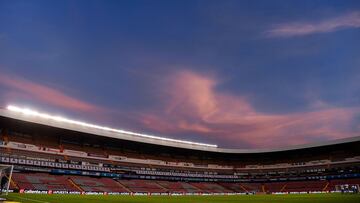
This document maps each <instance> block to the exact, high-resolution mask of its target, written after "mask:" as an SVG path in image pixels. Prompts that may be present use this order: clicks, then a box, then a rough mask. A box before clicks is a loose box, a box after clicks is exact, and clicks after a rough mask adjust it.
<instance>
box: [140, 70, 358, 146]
mask: <svg viewBox="0 0 360 203" xmlns="http://www.w3.org/2000/svg"><path fill="white" fill-rule="evenodd" d="M169 81H170V82H169V83H168V84H167V85H165V86H163V90H164V92H165V94H166V98H167V99H166V100H165V102H164V103H165V106H164V108H163V109H161V110H158V111H156V112H151V111H149V112H146V113H143V114H142V115H141V120H142V123H143V124H144V125H145V126H146V127H147V128H150V129H152V130H154V131H157V132H159V133H162V134H166V133H190V134H195V135H200V136H207V137H209V138H211V140H218V141H220V142H223V143H224V142H226V143H231V144H232V145H238V146H241V145H242V144H244V143H246V144H247V145H251V146H253V147H276V146H284V145H295V144H304V143H307V142H311V141H313V140H324V139H337V138H344V137H349V136H356V135H357V134H356V133H357V132H353V130H352V129H351V126H350V125H351V121H352V119H353V117H354V115H355V114H357V113H360V110H359V109H351V108H336V107H333V108H332V107H324V108H321V110H317V111H312V112H304V113H292V114H266V113H262V112H258V111H257V110H256V109H255V108H254V107H253V106H252V105H251V103H250V102H249V101H248V100H247V98H246V97H242V96H237V95H232V94H227V93H222V92H219V91H217V90H216V88H217V86H218V85H219V81H218V80H217V79H216V78H214V77H210V76H206V75H201V74H198V73H195V72H191V71H182V72H178V73H176V74H174V75H173V76H171V77H170V80H169Z"/></svg>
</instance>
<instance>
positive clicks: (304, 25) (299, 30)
mask: <svg viewBox="0 0 360 203" xmlns="http://www.w3.org/2000/svg"><path fill="white" fill-rule="evenodd" d="M349 28H360V12H359V11H356V12H350V13H347V14H344V15H341V16H338V17H335V18H329V19H324V20H321V21H317V22H291V23H286V24H278V25H275V26H273V28H272V29H270V30H268V31H266V32H265V34H266V36H268V37H296V36H305V35H311V34H316V33H329V32H335V31H338V30H342V29H349Z"/></svg>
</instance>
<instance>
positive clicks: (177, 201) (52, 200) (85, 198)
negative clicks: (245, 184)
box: [7, 193, 360, 203]
mask: <svg viewBox="0 0 360 203" xmlns="http://www.w3.org/2000/svg"><path fill="white" fill-rule="evenodd" d="M7 199H8V200H9V201H14V202H21V203H114V202H122V203H163V202H165V203H235V202H236V203H242V202H244V203H310V202H311V203H313V202H315V203H342V202H346V203H359V202H360V195H349V194H344V195H342V194H304V195H249V196H241V195H239V196H111V195H109V196H102V195H46V194H15V193H14V194H9V196H8V197H7Z"/></svg>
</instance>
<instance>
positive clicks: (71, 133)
mask: <svg viewBox="0 0 360 203" xmlns="http://www.w3.org/2000/svg"><path fill="white" fill-rule="evenodd" d="M0 129H1V141H0V163H1V164H4V165H14V174H13V179H12V181H11V184H10V185H11V187H10V188H11V189H12V190H14V191H20V192H41V193H75V194H77V193H99V194H254V193H309V192H335V191H343V192H344V191H351V190H357V188H358V187H359V184H360V137H353V138H347V139H342V140H335V141H331V142H324V143H319V144H309V145H302V146H295V147H284V148H277V149H251V150H243V149H226V148H220V147H218V146H216V145H213V144H205V143H197V142H190V141H182V140H175V139H169V138H163V137H156V136H152V135H145V134H139V133H133V132H128V131H123V130H117V129H112V128H108V127H101V126H97V125H92V124H87V123H83V122H78V121H73V120H69V119H65V118H60V117H54V116H50V115H48V114H41V113H38V112H35V111H31V110H26V109H21V108H17V107H9V108H8V109H0Z"/></svg>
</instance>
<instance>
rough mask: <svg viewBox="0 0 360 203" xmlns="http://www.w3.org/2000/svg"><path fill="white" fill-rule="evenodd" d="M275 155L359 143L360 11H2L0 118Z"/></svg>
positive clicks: (234, 6) (42, 5) (14, 4)
mask: <svg viewBox="0 0 360 203" xmlns="http://www.w3.org/2000/svg"><path fill="white" fill-rule="evenodd" d="M8 104H14V105H17V106H20V107H29V108H32V109H35V110H38V111H43V112H49V113H52V114H56V115H63V116H65V117H68V118H72V119H77V120H82V121H87V122H90V123H96V124H101V125H106V126H111V127H115V128H120V129H126V130H131V131H134V132H141V133H148V134H153V135H158V136H164V137H170V138H177V139H185V140H190V141H197V142H205V143H210V144H217V145H219V146H221V147H229V148H273V147H281V146H290V145H299V144H307V143H314V142H322V141H328V140H334V139H339V138H346V137H353V136H360V1H358V0H354V1H350V0H337V1H332V0H322V1H319V0H301V1H295V0H271V1H270V0H263V1H260V0H249V1H245V0H237V1H232V0H224V1H219V0H214V1H212V0H202V1H196V0H163V1H156V0H144V1H140V0H129V1H125V0H121V1H110V0H96V1H91V0H85V1H81V0H73V1H56V0H44V1H41V0H32V1H30V0H24V1H19V0H0V106H1V108H5V107H6V106H7V105H8Z"/></svg>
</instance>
